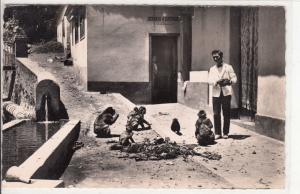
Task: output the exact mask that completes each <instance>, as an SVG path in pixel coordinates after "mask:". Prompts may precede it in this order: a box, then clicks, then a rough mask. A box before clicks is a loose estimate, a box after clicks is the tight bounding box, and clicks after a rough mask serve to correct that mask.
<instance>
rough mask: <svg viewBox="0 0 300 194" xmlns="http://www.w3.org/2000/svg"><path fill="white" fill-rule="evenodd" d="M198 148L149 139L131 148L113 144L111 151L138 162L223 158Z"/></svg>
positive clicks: (160, 139) (167, 139) (132, 145)
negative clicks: (180, 157)
mask: <svg viewBox="0 0 300 194" xmlns="http://www.w3.org/2000/svg"><path fill="white" fill-rule="evenodd" d="M107 143H112V142H107ZM196 148H197V145H178V144H177V143H176V142H170V141H169V138H166V139H163V138H158V139H154V140H153V141H151V142H150V141H149V139H145V140H144V141H143V142H142V143H134V144H131V145H129V146H122V145H120V144H113V145H112V146H111V147H110V149H111V150H120V151H121V152H126V153H128V154H127V155H125V156H121V157H128V158H134V159H135V160H136V161H146V160H166V159H174V158H177V157H178V156H182V157H183V158H185V159H186V158H187V157H188V156H201V157H204V158H207V159H209V160H220V159H221V158H222V156H221V155H219V154H217V153H213V152H208V151H205V152H203V153H201V152H200V151H199V149H196Z"/></svg>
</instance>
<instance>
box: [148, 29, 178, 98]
mask: <svg viewBox="0 0 300 194" xmlns="http://www.w3.org/2000/svg"><path fill="white" fill-rule="evenodd" d="M148 35H149V66H148V68H149V82H150V84H149V85H150V99H151V104H153V95H152V94H153V80H152V75H153V68H152V38H153V37H157V36H161V37H176V41H177V51H176V52H177V53H176V54H177V57H176V63H177V64H176V71H177V72H176V102H177V101H178V89H177V87H178V84H177V79H178V64H179V61H180V56H181V55H180V33H149V34H148Z"/></svg>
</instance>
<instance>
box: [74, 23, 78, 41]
mask: <svg viewBox="0 0 300 194" xmlns="http://www.w3.org/2000/svg"><path fill="white" fill-rule="evenodd" d="M74 23H75V26H74V28H75V44H76V43H78V38H79V34H78V28H79V20H78V17H75V18H74Z"/></svg>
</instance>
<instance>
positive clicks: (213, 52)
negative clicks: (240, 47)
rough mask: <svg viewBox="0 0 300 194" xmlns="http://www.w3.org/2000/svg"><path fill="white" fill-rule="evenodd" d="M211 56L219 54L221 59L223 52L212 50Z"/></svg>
mask: <svg viewBox="0 0 300 194" xmlns="http://www.w3.org/2000/svg"><path fill="white" fill-rule="evenodd" d="M213 54H219V55H220V57H223V52H222V51H220V50H213V51H212V52H211V55H213Z"/></svg>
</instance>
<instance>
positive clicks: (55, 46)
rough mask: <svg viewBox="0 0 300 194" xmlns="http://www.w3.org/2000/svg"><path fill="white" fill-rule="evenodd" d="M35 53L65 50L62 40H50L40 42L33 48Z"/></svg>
mask: <svg viewBox="0 0 300 194" xmlns="http://www.w3.org/2000/svg"><path fill="white" fill-rule="evenodd" d="M31 51H32V52H33V53H49V52H54V53H61V52H63V51H64V49H63V45H62V44H61V43H60V42H56V41H53V40H52V41H49V42H46V43H44V44H40V45H38V46H36V47H34V48H32V49H31Z"/></svg>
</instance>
